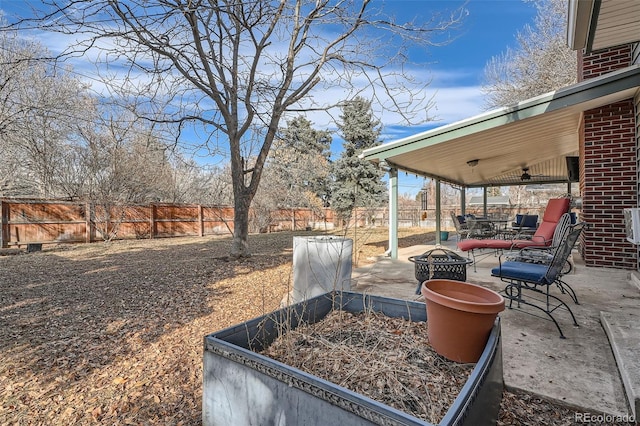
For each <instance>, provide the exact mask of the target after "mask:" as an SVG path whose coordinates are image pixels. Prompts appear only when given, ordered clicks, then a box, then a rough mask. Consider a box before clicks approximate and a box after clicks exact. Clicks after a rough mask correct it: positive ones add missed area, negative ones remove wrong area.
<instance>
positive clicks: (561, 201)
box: [458, 198, 570, 270]
mask: <svg viewBox="0 0 640 426" xmlns="http://www.w3.org/2000/svg"><path fill="white" fill-rule="evenodd" d="M569 207H570V200H569V198H553V199H551V200H549V201H548V202H547V207H546V209H545V211H544V215H543V216H542V222H541V223H540V226H538V229H537V230H536V233H535V234H533V236H532V237H531V238H530V239H526V238H518V237H519V236H518V235H516V236H515V237H514V238H510V239H482V238H469V239H466V240H463V241H460V242H458V248H459V249H460V250H462V251H467V252H469V253H470V254H471V256H472V257H473V260H474V270H475V262H476V258H477V257H478V253H477V251H479V250H480V251H481V250H491V251H492V252H490V253H489V254H491V253H500V252H502V251H504V250H518V249H521V248H525V247H546V246H550V245H551V243H552V242H553V235H554V232H555V230H556V227H557V226H558V223H559V222H560V219H561V218H562V215H563V214H565V213H568V212H569Z"/></svg>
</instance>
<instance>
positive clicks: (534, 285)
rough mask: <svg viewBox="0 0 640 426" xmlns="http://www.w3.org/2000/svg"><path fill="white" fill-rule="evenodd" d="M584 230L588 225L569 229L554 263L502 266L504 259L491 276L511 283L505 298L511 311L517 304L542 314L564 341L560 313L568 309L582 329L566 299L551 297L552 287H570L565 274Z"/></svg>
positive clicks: (582, 224)
mask: <svg viewBox="0 0 640 426" xmlns="http://www.w3.org/2000/svg"><path fill="white" fill-rule="evenodd" d="M583 228H584V223H579V224H577V225H573V226H571V227H570V228H569V232H567V233H566V234H565V237H564V238H563V240H562V243H561V244H560V246H559V247H558V249H557V250H556V252H555V254H554V256H553V260H552V261H551V263H550V264H548V265H542V264H537V263H529V262H517V261H506V262H502V259H500V265H499V266H498V267H496V268H494V269H493V270H492V271H491V275H493V276H495V277H498V278H500V280H502V281H504V282H506V283H508V284H507V286H506V287H505V289H504V294H505V299H509V306H508V307H509V308H510V309H513V302H516V304H517V306H516V308H520V307H521V305H527V306H532V307H534V308H536V309H539V310H541V311H542V312H544V313H545V314H546V315H547V316H548V317H549V318H550V319H551V321H553V323H554V324H555V325H556V328H557V329H558V331H559V332H560V338H562V339H564V338H565V336H564V334H563V333H562V329H561V328H560V324H558V321H557V320H556V319H555V318H554V316H553V315H552V314H553V313H554V312H555V311H556V310H557V309H559V308H564V309H566V310H567V312H569V314H570V315H571V318H572V319H573V325H574V326H578V322H577V321H576V317H575V316H574V315H573V312H572V311H571V308H569V306H568V305H567V304H566V303H565V302H564V301H563V300H562V299H560V298H559V297H556V296H554V295H552V294H549V287H551V285H553V284H557V285H559V286H560V288H563V287H569V285H568V284H567V283H565V282H564V281H562V274H561V271H562V268H563V266H564V264H565V262H566V261H567V259H568V258H569V255H570V254H571V250H573V246H574V245H575V243H576V241H577V240H578V237H579V236H580V233H581V232H582V229H583ZM523 290H527V291H531V292H533V293H534V294H536V293H537V294H542V295H543V296H544V298H543V299H539V298H538V299H537V298H535V297H533V296H531V295H530V294H528V295H527V296H526V297H525V295H524V294H523ZM536 302H538V303H536ZM528 313H531V312H528Z"/></svg>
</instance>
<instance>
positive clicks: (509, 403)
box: [0, 228, 574, 425]
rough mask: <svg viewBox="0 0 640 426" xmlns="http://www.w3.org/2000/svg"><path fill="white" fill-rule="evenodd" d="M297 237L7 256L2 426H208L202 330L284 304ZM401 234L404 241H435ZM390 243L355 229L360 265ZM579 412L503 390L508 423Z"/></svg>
mask: <svg viewBox="0 0 640 426" xmlns="http://www.w3.org/2000/svg"><path fill="white" fill-rule="evenodd" d="M293 235H294V234H292V233H275V234H261V235H254V236H251V238H250V245H251V248H252V252H253V254H254V255H253V256H252V257H251V258H249V259H244V260H238V261H235V260H229V259H228V258H227V257H226V255H227V253H228V249H229V245H230V239H228V238H214V237H204V238H195V237H191V238H172V239H155V240H131V241H116V242H112V243H94V244H86V245H85V244H82V245H64V246H62V245H61V246H49V247H47V246H45V250H43V251H42V252H38V253H31V254H19V255H12V256H0V359H1V360H2V362H1V363H0V424H2V425H5V424H10V425H27V424H28V425H32V424H34V425H35V424H38V425H70V424H98V423H102V424H118V425H119V424H144V425H148V424H171V425H196V424H200V423H201V417H200V416H201V396H202V341H203V337H204V336H205V335H206V334H209V333H212V332H214V331H217V330H220V329H222V328H225V327H227V326H230V325H233V324H237V323H239V322H242V321H245V320H248V319H251V318H254V317H257V316H259V315H262V314H263V313H266V312H270V311H273V310H274V309H277V308H278V306H279V303H280V300H281V299H282V297H283V295H285V294H286V293H287V292H288V291H289V290H290V276H291V257H292V256H291V255H292V245H293V238H292V237H293ZM295 235H317V234H313V233H311V232H306V233H299V234H295ZM399 236H400V245H401V246H410V245H414V244H424V243H426V242H428V241H429V240H431V239H432V236H431V235H427V234H425V233H423V232H422V231H419V230H402V231H401V232H400V234H399ZM386 238H387V231H386V229H384V228H381V229H378V230H376V231H362V230H358V234H357V235H356V238H355V240H354V252H355V253H354V254H355V257H356V259H355V262H358V263H360V264H362V263H365V262H371V261H373V259H375V257H376V256H377V255H380V254H382V253H383V251H384V250H385V246H386ZM573 418H574V417H573V411H571V410H570V409H568V408H566V407H561V406H557V405H553V404H550V403H547V402H545V401H541V400H539V399H537V398H536V397H535V396H533V395H523V394H514V393H511V392H505V394H504V398H503V410H502V413H501V421H500V424H571V421H570V420H572V419H573ZM567 421H568V422H567Z"/></svg>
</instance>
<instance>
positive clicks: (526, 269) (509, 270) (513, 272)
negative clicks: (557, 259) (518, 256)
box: [491, 261, 549, 283]
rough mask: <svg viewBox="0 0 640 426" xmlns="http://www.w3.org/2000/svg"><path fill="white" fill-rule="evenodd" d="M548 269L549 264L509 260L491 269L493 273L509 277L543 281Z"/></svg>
mask: <svg viewBox="0 0 640 426" xmlns="http://www.w3.org/2000/svg"><path fill="white" fill-rule="evenodd" d="M547 269H549V266H548V265H540V264H537V263H527V262H516V261H507V262H504V263H503V264H502V267H495V268H493V269H492V270H491V274H492V275H494V276H501V277H503V278H507V279H514V280H524V281H529V282H539V283H541V282H544V276H545V274H546V273H547Z"/></svg>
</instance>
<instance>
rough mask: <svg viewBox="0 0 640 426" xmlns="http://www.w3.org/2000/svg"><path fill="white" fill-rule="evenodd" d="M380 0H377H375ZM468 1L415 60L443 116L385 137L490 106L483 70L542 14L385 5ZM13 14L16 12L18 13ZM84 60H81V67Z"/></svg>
mask: <svg viewBox="0 0 640 426" xmlns="http://www.w3.org/2000/svg"><path fill="white" fill-rule="evenodd" d="M375 1H376V0H374V2H375ZM29 3H31V4H33V5H37V4H38V3H39V2H35V1H33V2H23V1H22V0H0V9H2V10H4V11H6V12H7V14H8V17H9V19H10V20H11V18H12V17H15V16H21V15H22V16H24V14H25V13H27V14H28V13H29V6H28V4H29ZM461 5H464V7H465V8H466V9H467V11H468V14H467V16H466V17H464V19H463V21H462V24H461V25H460V26H459V28H458V29H456V30H453V31H451V32H450V33H449V36H450V38H451V41H450V43H448V44H447V45H445V46H439V47H431V48H430V49H428V50H426V51H425V50H424V49H420V50H418V49H414V50H412V51H411V55H412V57H411V59H410V60H411V61H412V62H421V63H427V64H428V65H427V67H426V68H427V70H428V74H427V76H428V77H425V78H431V79H432V82H431V84H430V86H429V88H428V91H430V93H428V94H429V95H433V96H434V101H435V107H434V108H433V109H432V110H431V115H433V116H436V117H437V119H438V121H434V122H430V123H428V124H427V125H424V126H419V127H399V126H396V125H391V124H389V123H384V121H383V123H382V124H383V132H382V141H383V142H391V141H393V140H396V139H399V138H402V137H405V136H408V135H411V134H415V133H418V132H420V131H424V130H426V129H429V128H433V127H437V126H441V125H444V124H448V123H452V122H455V121H458V120H462V119H464V118H468V117H471V116H474V115H477V114H479V113H480V112H482V111H483V109H484V100H483V94H482V92H481V85H482V83H483V70H484V67H485V65H486V63H487V62H488V61H489V60H490V59H491V57H492V56H496V55H499V54H500V53H502V52H504V51H505V50H506V48H507V46H515V36H516V33H517V32H518V31H520V30H522V29H523V27H524V25H525V24H532V23H533V19H534V17H535V14H536V9H535V6H534V5H533V4H532V3H531V2H524V1H522V0H469V1H468V2H466V3H465V2H464V1H459V0H386V2H385V4H384V8H385V9H386V10H387V11H392V12H393V13H395V14H397V15H398V17H399V18H400V19H401V20H402V18H404V19H411V18H414V17H418V18H422V19H424V20H428V19H430V18H431V17H432V15H433V14H434V13H443V14H446V12H447V11H452V10H455V9H456V8H458V7H460V6H461ZM12 15H13V16H12ZM41 42H42V43H43V44H44V45H46V46H47V47H49V48H50V49H51V50H53V51H56V50H58V49H59V48H60V45H62V44H64V43H65V41H64V40H60V39H56V37H44V38H43V39H42V40H41ZM78 68H81V64H76V69H78ZM309 118H310V119H311V121H313V122H314V123H315V124H316V127H317V128H320V129H323V128H326V127H324V126H331V127H333V128H330V130H334V129H335V127H334V125H333V124H328V123H327V122H326V121H325V120H323V119H320V120H316V119H315V117H309ZM332 148H333V151H334V157H337V156H338V155H339V152H340V151H341V150H342V141H341V140H340V138H339V136H338V135H335V136H334V143H333V146H332ZM420 186H421V179H415V178H413V179H402V177H401V180H400V192H401V193H404V192H409V193H415V192H417V191H418V190H419V187H420Z"/></svg>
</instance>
